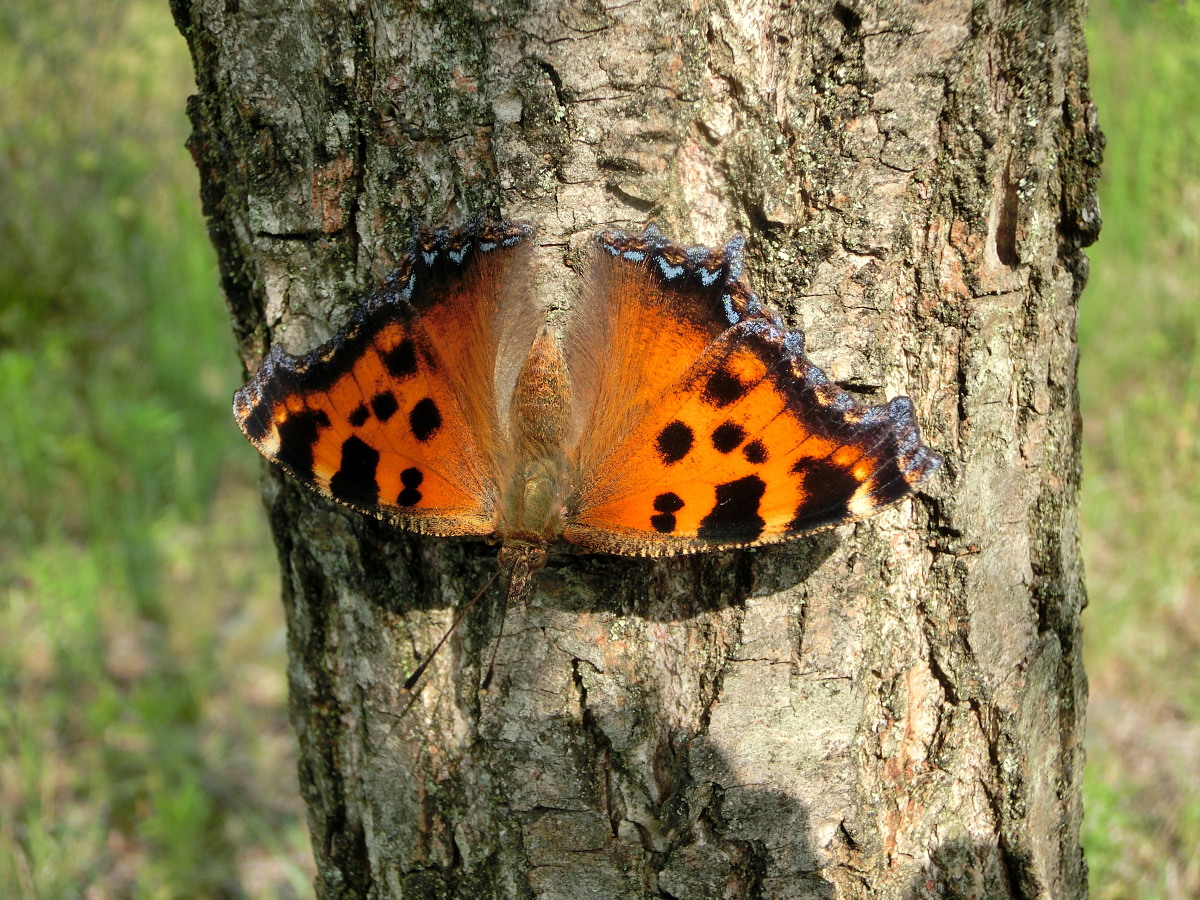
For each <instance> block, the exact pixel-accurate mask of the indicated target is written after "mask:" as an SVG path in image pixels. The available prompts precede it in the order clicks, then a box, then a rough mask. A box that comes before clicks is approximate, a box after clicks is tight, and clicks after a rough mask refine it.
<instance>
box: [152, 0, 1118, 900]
mask: <svg viewBox="0 0 1200 900" xmlns="http://www.w3.org/2000/svg"><path fill="white" fill-rule="evenodd" d="M173 2H174V8H175V15H176V18H177V21H178V23H179V26H180V28H181V30H182V31H183V32H184V34H185V35H186V36H187V38H188V41H189V43H190V46H191V50H192V54H193V57H194V60H195V65H196V74H197V82H198V85H199V91H198V94H197V95H196V97H194V98H193V99H192V102H191V106H190V112H191V117H192V122H193V124H194V127H195V132H194V134H193V137H192V141H191V147H192V151H193V153H194V155H195V158H196V162H197V165H198V167H199V169H200V176H201V179H200V180H201V191H202V194H203V197H204V201H205V205H206V211H207V214H208V216H209V225H210V229H211V234H212V238H213V241H214V243H215V244H216V247H217V250H218V252H219V254H220V259H221V270H222V278H223V282H224V287H225V292H226V296H227V298H228V302H229V307H230V310H231V313H232V317H233V324H234V329H235V333H236V335H237V339H238V347H239V350H240V352H241V354H242V359H243V360H244V362H245V365H246V367H247V370H248V371H253V370H254V369H255V368H256V367H257V365H258V364H259V361H260V360H261V358H262V356H263V354H264V352H265V350H266V349H267V347H268V346H269V345H270V344H271V343H274V342H282V343H283V344H284V346H285V347H286V348H287V349H288V350H289V351H291V352H299V351H306V350H308V349H310V348H312V347H313V346H315V345H316V344H318V343H320V342H321V341H322V340H324V339H326V338H327V337H329V336H330V335H331V334H332V333H333V330H334V329H335V328H336V327H337V326H339V325H340V324H341V323H343V322H344V321H345V320H346V319H347V317H348V316H349V314H350V311H351V309H352V308H353V304H354V298H355V296H356V295H358V294H359V293H360V292H362V291H363V290H365V289H366V288H368V287H370V286H371V285H372V284H373V283H375V282H376V281H378V280H379V279H380V278H381V276H382V275H383V274H384V273H385V272H386V271H387V270H388V269H389V267H390V266H391V264H392V262H391V261H392V260H393V259H394V258H395V257H396V256H397V255H398V254H399V253H401V252H403V251H404V250H405V249H406V248H407V245H408V241H409V239H410V234H411V223H412V221H413V220H414V219H416V220H419V221H422V222H450V223H455V222H458V221H462V220H463V219H465V218H468V217H469V216H470V215H471V214H473V213H483V214H485V215H487V216H489V217H493V218H497V217H503V218H506V219H510V220H517V221H524V222H528V223H531V224H533V225H535V226H536V227H537V229H538V235H539V238H538V240H539V244H540V247H541V250H540V253H539V258H538V260H539V269H538V275H537V290H538V292H539V295H540V296H541V297H543V298H544V299H545V300H546V302H548V303H551V304H554V305H564V304H565V303H567V302H569V298H570V297H571V295H572V292H573V291H574V289H575V287H574V286H575V285H576V284H577V278H578V274H577V272H578V271H579V261H580V259H581V254H582V252H583V248H584V247H585V246H586V244H587V240H588V238H589V236H590V234H591V233H592V232H593V231H594V230H595V229H597V228H598V227H599V226H601V225H609V224H618V225H625V226H635V227H636V226H637V225H639V224H641V223H644V222H646V221H648V220H651V219H653V220H655V221H657V222H658V223H659V224H660V225H661V226H662V227H663V229H664V231H666V232H667V234H668V235H670V236H672V237H674V238H675V239H677V240H680V241H682V242H685V243H687V242H699V243H707V244H714V243H717V242H720V241H722V240H723V239H724V238H726V237H727V236H728V235H729V234H731V233H732V232H734V231H743V232H745V233H746V234H747V236H748V259H749V271H750V273H751V280H752V282H753V284H754V285H755V287H756V288H757V289H758V291H759V292H760V293H761V294H762V296H763V298H764V299H765V300H766V301H767V302H769V303H771V304H773V305H774V306H776V307H777V308H779V309H780V310H781V311H782V312H783V313H784V315H785V317H786V318H788V319H789V320H790V321H791V322H792V323H793V324H795V325H797V326H800V327H803V328H804V330H805V331H806V332H807V346H808V349H809V352H810V355H811V357H812V358H813V360H814V361H815V362H816V363H817V364H818V365H820V366H821V367H822V368H824V369H825V371H826V372H827V373H828V374H829V375H830V376H831V377H832V378H834V379H835V380H837V381H839V382H842V383H843V384H844V385H846V386H847V387H848V388H850V389H852V390H853V391H854V392H855V393H857V394H858V395H859V396H860V397H861V398H863V399H865V400H869V401H871V402H881V401H882V400H884V399H886V398H888V397H891V396H894V395H895V394H907V395H909V396H911V397H912V398H913V400H914V402H915V404H916V408H917V418H918V420H919V421H920V422H921V424H922V426H923V430H924V433H925V437H926V441H927V443H928V444H930V446H932V447H933V448H935V449H937V450H939V451H941V452H942V453H944V454H945V456H946V465H945V466H944V468H943V470H942V472H941V474H940V475H939V476H937V478H936V479H935V480H934V481H932V482H931V483H928V484H927V485H925V488H924V491H923V493H922V494H921V495H919V496H918V497H917V498H916V499H915V500H913V501H908V502H905V503H902V504H900V505H899V506H898V507H896V508H893V509H891V510H889V511H887V512H885V513H883V514H882V515H880V516H878V517H876V518H874V519H871V520H869V521H866V522H863V523H859V524H855V525H847V526H844V527H841V528H839V529H837V530H835V531H833V532H828V533H824V534H821V535H817V536H815V537H812V538H809V539H806V540H803V541H800V542H798V543H795V544H792V545H788V546H781V547H775V548H770V549H765V550H759V551H752V552H750V551H748V552H736V553H723V554H716V555H709V556H701V557H696V558H676V559H668V560H664V561H659V562H646V561H640V560H627V559H617V558H608V557H597V556H591V557H589V556H573V557H570V558H561V559H555V560H553V561H552V562H551V564H550V566H549V567H548V568H547V569H546V570H545V571H544V572H543V573H542V574H541V576H540V578H539V580H538V582H537V584H536V587H535V589H534V593H533V595H532V596H531V597H530V598H529V601H528V603H527V604H525V605H523V606H520V607H519V608H513V609H510V610H508V619H507V624H506V626H505V634H504V638H503V640H502V641H501V643H500V644H499V655H498V658H497V668H496V672H497V674H496V678H495V682H494V684H493V687H492V689H491V691H490V692H489V693H487V694H486V695H483V696H481V695H479V693H478V692H477V690H476V688H477V685H478V684H479V682H480V673H481V669H482V668H486V666H487V660H488V656H489V654H490V652H491V648H492V645H493V642H494V641H495V639H496V632H497V628H498V614H499V601H492V600H488V601H485V602H484V603H482V604H481V605H480V607H479V608H477V609H476V610H475V611H474V612H473V613H472V615H471V616H470V617H468V619H467V621H466V624H465V625H464V626H463V627H462V628H461V629H460V630H459V631H458V632H457V634H456V635H455V637H454V639H453V640H452V641H451V642H450V644H449V645H448V646H447V648H446V649H445V650H444V651H443V652H442V654H441V655H440V657H439V658H438V659H437V661H436V663H435V665H434V666H433V667H432V669H431V671H430V673H429V675H428V677H427V681H426V684H425V686H424V688H423V690H422V693H421V694H420V696H419V698H418V701H417V703H416V704H415V707H414V708H413V709H412V710H411V712H410V713H409V714H408V715H407V716H403V717H401V716H399V715H398V713H399V712H400V711H401V709H402V707H403V706H404V703H405V700H404V696H403V695H402V693H401V684H402V682H403V680H404V677H405V676H406V675H407V674H408V673H409V672H411V671H412V670H413V667H414V665H415V664H416V662H417V661H418V660H419V659H420V658H421V657H423V655H424V654H425V653H427V652H428V650H429V649H430V648H431V647H432V646H433V644H434V643H435V642H436V640H437V638H438V637H439V636H440V635H441V633H442V631H443V630H444V629H445V628H446V626H447V624H448V623H449V622H450V620H451V619H452V617H453V616H454V614H455V612H456V610H458V609H461V608H462V606H463V604H464V603H465V602H466V601H467V600H469V598H470V597H471V596H472V595H473V594H474V592H475V591H476V590H477V589H478V588H479V587H480V586H481V585H482V584H483V582H484V581H485V580H486V578H487V577H488V575H489V574H490V573H491V572H492V571H493V570H494V566H495V562H494V557H495V551H494V550H493V549H491V548H488V547H486V546H483V545H479V544H475V543H470V542H455V541H449V540H436V539H428V538H426V539H422V538H417V537H413V536H410V535H406V534H402V533H398V532H397V531H396V530H394V529H391V528H388V527H387V526H384V525H381V524H379V523H376V522H374V521H371V520H368V519H367V518H365V517H363V516H360V515H358V514H356V513H354V512H352V511H349V510H346V509H342V508H339V507H337V506H335V505H334V504H332V503H329V502H326V501H323V500H322V499H320V498H318V497H316V496H315V495H313V494H311V493H309V492H307V491H305V490H303V489H301V488H299V487H298V486H295V485H294V484H292V483H290V482H289V481H287V480H286V479H285V478H284V477H283V476H281V475H280V474H279V473H276V472H271V473H270V476H269V477H268V478H267V480H266V484H265V492H266V499H267V506H268V508H269V510H270V518H271V523H272V527H273V528H274V532H275V539H276V542H277V544H278V547H279V555H280V561H281V565H282V566H283V571H284V584H285V588H284V602H285V605H286V608H287V616H288V624H289V642H290V650H291V663H290V679H291V688H292V696H291V714H292V722H293V724H294V726H295V728H296V731H297V734H298V735H299V740H300V750H301V764H300V766H301V772H300V776H301V783H302V785H303V789H304V793H305V799H306V802H307V804H308V811H309V822H310V825H311V828H312V835H313V849H314V853H315V854H316V859H317V864H318V869H319V876H318V880H317V891H318V894H319V895H320V896H322V897H329V898H334V897H338V898H342V897H364V898H365V897H373V898H375V897H377V898H385V897H401V896H403V897H490V896H496V897H546V898H551V897H554V898H576V897H605V898H618V897H673V898H680V900H682V898H708V897H721V896H725V897H781V898H782V897H789V898H801V897H804V898H809V897H812V898H827V897H868V896H869V897H880V898H916V897H988V898H992V897H1022V898H1031V897H1082V896H1085V894H1086V868H1085V865H1084V861H1083V857H1082V851H1081V848H1080V844H1079V826H1080V818H1081V799H1080V789H1081V777H1080V776H1081V769H1082V764H1083V751H1082V736H1083V713H1084V699H1085V693H1086V685H1085V681H1084V675H1083V671H1082V665H1081V658H1080V645H1079V613H1080V609H1081V607H1082V605H1083V602H1084V594H1083V586H1082V576H1081V569H1080V561H1079V554H1078V548H1077V540H1078V535H1077V525H1076V498H1077V489H1078V484H1079V446H1078V440H1079V424H1078V413H1077V402H1076V386H1075V312H1076V301H1077V299H1078V296H1079V293H1080V291H1081V289H1082V287H1083V284H1084V280H1085V278H1086V273H1087V260H1086V258H1085V257H1084V255H1083V252H1082V249H1081V248H1082V247H1083V246H1084V245H1086V244H1087V243H1089V242H1090V241H1091V240H1092V239H1093V238H1094V237H1095V235H1096V232H1097V229H1098V226H1099V220H1098V215H1097V210H1096V200H1095V190H1094V188H1095V179H1096V174H1097V165H1098V155H1099V141H1100V138H1099V134H1098V132H1097V130H1096V127H1095V124H1094V115H1093V109H1092V106H1091V101H1090V98H1089V96H1088V92H1087V87H1086V76H1087V70H1086V58H1085V48H1084V39H1083V15H1084V9H1083V4H1082V2H1075V0H1064V2H1060V3H1053V4H1046V3H1044V2H1042V0H1020V2H1018V0H1013V2H1009V3H1002V2H993V3H979V2H967V0H934V2H928V3H920V4H915V3H894V4H893V3H879V4H871V3H869V2H867V3H859V2H844V3H843V2H837V3H831V2H819V0H799V2H796V3H778V4H755V3H744V4H738V3H723V2H710V0H700V2H697V3H695V4H680V3H675V2H671V0H647V2H644V3H637V4H634V3H628V4H611V5H608V6H606V5H602V4H600V3H595V2H590V0H574V2H569V3H557V2H548V0H534V2H532V3H517V2H511V0H495V2H479V3H466V2H444V3H438V2H427V3H420V4H417V3H411V2H399V3H394V4H392V3H382V2H361V0H359V2H357V3H355V2H350V3H342V2H329V0H316V2H307V3H305V2H301V3H295V2H281V0H173ZM230 427H233V426H232V424H231V426H230ZM495 594H496V592H493V594H492V595H489V596H494V595H495Z"/></svg>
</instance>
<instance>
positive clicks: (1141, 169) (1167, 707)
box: [0, 0, 1200, 900]
mask: <svg viewBox="0 0 1200 900" xmlns="http://www.w3.org/2000/svg"><path fill="white" fill-rule="evenodd" d="M1089 43H1090V47H1091V54H1092V86H1093V90H1094V92H1095V96H1096V101H1097V103H1098V105H1099V107H1100V116H1101V125H1102V127H1103V128H1104V130H1105V132H1106V133H1107V136H1108V149H1107V151H1106V157H1105V174H1104V180H1103V182H1102V185H1101V194H1102V203H1103V211H1104V219H1105V225H1104V232H1103V235H1102V239H1101V242H1100V244H1099V245H1097V246H1096V247H1094V248H1093V249H1092V252H1091V254H1090V255H1091V257H1092V260H1093V266H1092V281H1091V284H1090V285H1089V287H1088V290H1087V292H1086V293H1085V294H1084V298H1083V306H1082V310H1081V317H1080V341H1081V344H1082V351H1081V353H1082V355H1081V359H1082V362H1081V369H1080V378H1081V385H1082V395H1083V407H1084V417H1085V418H1084V428H1085V433H1084V456H1085V466H1086V482H1085V490H1084V498H1083V500H1084V504H1083V519H1084V553H1085V556H1086V560H1087V566H1088V577H1089V590H1090V597H1091V605H1090V606H1089V608H1088V609H1087V611H1086V613H1085V619H1084V622H1085V629H1086V655H1087V664H1088V673H1089V676H1090V678H1091V685H1092V696H1091V703H1090V707H1089V719H1090V720H1089V725H1088V751H1089V766H1088V770H1087V775H1086V803H1087V818H1086V821H1085V834H1084V839H1085V844H1086V847H1087V851H1088V861H1089V864H1090V866H1091V872H1092V876H1091V882H1092V896H1093V897H1096V898H1101V900H1109V898H1113V900H1116V898H1171V900H1183V898H1188V900H1192V898H1197V897H1200V516H1198V515H1197V513H1198V512H1200V423H1198V422H1197V419H1198V417H1200V347H1198V344H1200V302H1198V301H1200V290H1198V289H1197V287H1196V284H1197V281H1198V280H1200V276H1198V275H1197V273H1200V235H1198V229H1200V150H1198V149H1197V148H1200V3H1198V2H1196V0H1189V2H1186V3H1179V2H1160V3H1147V2H1134V0H1104V2H1099V3H1094V4H1093V8H1092V14H1091V21H1090V26H1089ZM191 90H192V81H191V69H190V62H189V60H188V56H187V50H186V47H185V45H184V42H183V39H182V38H181V37H180V36H179V34H178V33H177V32H176V31H175V29H174V27H173V25H172V23H171V20H170V15H169V13H168V10H167V4H166V2H165V0H125V2H120V0H103V2H101V0H95V2H90V3H82V2H79V0H42V2H40V3H36V4H35V3H29V4H20V5H18V4H8V5H6V6H5V8H3V9H0V483H2V484H3V489H2V490H0V522H2V523H3V525H2V528H0V597H2V598H3V599H2V601H0V684H2V686H3V691H4V693H3V696H4V698H5V703H4V704H2V705H0V896H3V897H6V898H7V897H13V898H39V900H47V898H60V897H61V898H74V897H80V896H85V895H86V896H87V897H88V898H90V900H100V898H107V897H137V898H159V897H162V898H174V897H189V898H191V897H195V898H205V897H249V898H269V897H307V896H309V895H310V893H311V888H310V887H309V885H310V883H311V876H312V862H311V857H310V854H309V851H308V845H307V837H306V834H305V831H304V825H303V810H302V807H301V804H300V800H299V796H298V793H297V786H296V780H295V751H294V745H293V739H292V736H291V732H290V730H289V728H288V724H287V719H286V682H285V664H286V651H285V646H284V632H283V623H282V614H281V611H280V608H279V602H278V575H277V572H276V561H275V556H274V552H273V550H272V548H271V546H270V541H269V537H268V534H267V529H266V526H265V523H264V517H263V515H262V512H261V510H260V506H259V501H258V493H257V486H256V485H257V477H258V476H257V473H258V469H257V463H256V460H255V457H254V455H253V452H252V451H250V450H249V448H248V447H246V446H245V445H244V442H243V441H242V439H241V437H240V436H239V435H238V433H237V430H236V429H235V428H234V427H233V425H232V422H231V420H230V418H229V412H228V408H229V396H230V394H231V393H232V391H233V389H234V388H235V387H237V385H238V372H239V366H238V363H237V359H236V357H235V355H234V352H233V341H232V338H231V336H230V333H229V330H228V324H227V321H226V316H225V312H224V307H223V304H222V301H221V298H220V295H219V293H218V290H217V287H216V274H215V263H214V259H213V255H212V252H211V249H210V247H209V245H208V241H207V238H206V236H205V233H204V226H203V222H202V219H201V216H200V213H199V209H198V201H197V199H196V173H195V170H194V168H193V166H192V163H191V160H190V158H189V157H188V154H187V151H186V150H185V149H184V146H183V142H184V139H185V138H186V135H187V133H188V125H187V122H186V119H185V116H184V112H183V110H184V100H185V98H186V96H187V95H188V93H190V92H191ZM213 559H218V560H220V561H221V564H220V565H217V566H214V565H212V563H211V560H213ZM85 888H86V890H85Z"/></svg>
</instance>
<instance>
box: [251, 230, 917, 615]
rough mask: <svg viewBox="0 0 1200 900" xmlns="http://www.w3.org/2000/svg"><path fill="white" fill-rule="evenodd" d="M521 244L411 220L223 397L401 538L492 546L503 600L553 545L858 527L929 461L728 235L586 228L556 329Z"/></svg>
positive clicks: (683, 541)
mask: <svg viewBox="0 0 1200 900" xmlns="http://www.w3.org/2000/svg"><path fill="white" fill-rule="evenodd" d="M531 245H532V231H531V230H530V229H528V228H527V227H525V226H521V225H513V224H506V223H498V224H484V223H480V222H475V223H472V224H471V225H469V226H467V227H465V228H463V229H461V230H458V231H448V230H444V229H439V230H427V229H422V230H420V231H419V232H418V233H417V235H416V237H415V239H414V242H413V246H412V248H411V250H410V252H409V253H408V255H407V257H406V258H405V260H404V262H403V264H402V265H401V267H400V268H399V269H398V270H397V271H396V272H395V273H393V275H392V276H391V277H390V278H389V279H388V281H387V282H386V283H385V284H384V286H383V287H382V288H381V289H379V290H377V291H375V292H374V293H372V294H371V295H369V296H368V297H367V298H365V299H364V300H363V301H362V302H361V303H360V305H359V308H358V309H357V311H356V312H355V314H354V316H353V317H352V319H351V321H350V323H349V324H348V325H347V326H346V327H345V328H344V329H343V330H342V331H341V332H340V333H339V334H338V335H337V336H335V337H334V338H333V339H332V340H331V341H329V342H327V343H326V344H324V345H322V346H321V347H318V348H317V349H316V350H314V351H312V352H310V353H308V354H306V355H304V356H299V357H294V356H290V355H288V354H286V353H285V352H284V351H283V350H282V349H281V348H280V347H278V346H276V347H274V348H273V349H272V350H271V352H270V353H269V354H268V356H267V358H266V360H265V361H264V363H263V365H262V367H261V368H260V369H259V371H258V372H257V373H256V374H255V376H254V377H253V378H252V379H251V381H250V382H249V384H247V385H246V386H245V387H243V388H242V389H241V390H239V391H238V392H237V393H236V394H235V396H234V416H235V418H236V419H237V421H238V424H239V426H240V427H241V429H242V431H243V432H244V433H245V434H246V436H247V438H248V439H249V440H250V442H251V443H252V444H254V446H255V447H257V448H258V450H259V451H260V452H261V453H262V454H263V455H264V456H265V457H267V458H268V459H269V460H271V461H272V462H274V463H276V464H277V465H279V466H281V467H282V468H283V469H285V470H286V471H288V472H289V473H290V474H292V475H293V476H295V477H296V478H298V479H299V480H300V481H302V482H304V483H305V484H307V485H308V486H310V487H312V488H313V489H315V490H317V491H318V492H320V493H322V494H324V495H325V496H327V497H331V498H332V499H334V500H337V501H339V502H341V503H344V504H346V505H348V506H351V507H353V508H355V509H359V510H361V511H363V512H366V513H369V514H371V515H375V516H378V517H380V518H382V519H385V520H387V521H390V522H392V523H394V524H396V525H398V526H400V527H403V528H407V529H409V530H413V531H417V532H422V533H428V534H435V535H460V536H477V537H487V538H490V539H492V540H494V541H497V542H499V543H500V544H501V545H502V548H501V555H500V564H501V567H502V568H503V569H505V570H506V571H507V572H508V573H509V575H510V585H511V586H510V592H515V591H517V589H518V585H525V586H527V584H528V580H529V578H530V577H531V576H532V573H533V572H535V571H536V570H537V569H538V568H540V566H541V565H542V564H543V563H544V562H545V559H546V557H547V554H548V553H549V552H551V551H552V550H553V549H554V548H555V546H556V545H560V544H562V543H564V542H565V543H567V544H572V545H575V546H576V547H578V548H580V549H583V550H585V551H590V552H605V553H616V554H625V555H648V556H658V555H668V554H675V553H691V552H696V551H702V550H710V549H720V548H726V547H741V546H755V545H759V544H767V543H774V542H778V541H784V540H790V539H792V538H795V537H797V536H799V535H802V534H805V533H808V532H811V531H814V530H817V529H820V528H825V527H830V526H832V525H836V524H839V523H840V522H844V521H849V520H852V519H857V518H862V517H865V516H867V515H871V514H872V513H874V512H876V511H877V510H879V509H881V508H883V507H885V506H887V505H890V504H891V503H894V502H895V501H897V500H899V499H901V498H902V497H904V496H906V495H907V494H908V493H910V492H911V491H912V489H913V488H914V486H916V485H917V484H918V483H920V482H921V481H922V480H923V479H924V478H926V477H928V476H929V475H930V474H931V473H932V472H933V471H935V470H936V468H937V467H938V465H939V464H940V457H939V456H938V455H937V454H936V453H934V452H933V451H931V450H929V449H928V448H927V447H925V446H924V445H923V444H922V443H921V440H920V434H919V431H918V428H917V424H916V421H915V418H914V415H913V408H912V404H911V402H910V401H908V399H907V398H904V397H899V398H896V399H894V400H892V401H891V402H889V403H887V404H884V405H882V406H876V407H866V406H862V405H859V404H858V403H856V402H855V401H854V400H853V399H851V398H850V397H849V396H848V395H847V394H845V393H844V392H842V391H841V390H840V389H839V388H837V386H836V385H834V384H832V383H831V382H830V381H829V379H828V378H826V377H825V375H824V374H823V373H822V372H821V371H820V369H818V368H817V367H816V366H814V365H813V364H812V363H811V362H810V361H809V360H808V359H807V357H806V356H805V354H804V349H803V336H802V335H801V333H800V332H798V331H794V330H790V329H788V328H787V327H786V326H785V325H784V324H783V322H782V320H781V319H780V318H779V316H778V314H776V313H775V312H774V311H772V310H771V309H770V308H768V307H767V306H765V305H764V304H762V303H761V301H760V300H759V298H758V296H757V295H756V294H755V293H754V292H753V291H751V290H750V288H749V287H748V285H747V283H746V281H745V279H744V277H743V275H744V273H743V259H742V241H741V239H740V238H735V239H733V240H731V241H730V242H729V243H728V244H726V245H725V246H724V247H723V248H719V249H715V250H714V249H707V248H703V247H690V248H685V247H682V246H680V245H677V244H675V243H672V242H671V241H669V240H667V239H666V238H665V237H663V236H662V234H661V233H660V232H658V230H657V229H654V228H653V227H650V228H647V229H646V230H645V231H644V232H642V233H641V234H627V233H623V232H617V231H610V232H603V233H601V234H599V235H597V237H596V240H595V245H594V250H593V255H592V259H591V263H590V268H589V269H588V271H587V273H586V278H585V283H584V286H583V288H582V289H581V291H580V292H579V294H578V296H577V298H576V300H575V302H574V304H573V305H572V308H571V309H570V310H569V312H568V314H567V316H566V318H565V324H564V325H563V327H562V328H561V335H560V333H559V329H556V328H552V327H550V326H549V325H548V324H547V322H546V316H545V313H544V312H543V310H542V308H541V306H540V305H538V304H537V303H536V302H535V300H534V299H533V298H532V297H530V296H529V290H528V284H529V283H530V281H531V279H530V278H529V277H528V276H529V269H530V266H531V265H532V256H531Z"/></svg>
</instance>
